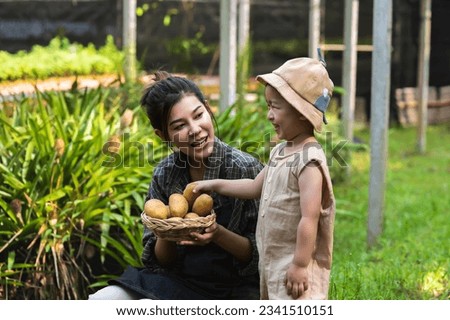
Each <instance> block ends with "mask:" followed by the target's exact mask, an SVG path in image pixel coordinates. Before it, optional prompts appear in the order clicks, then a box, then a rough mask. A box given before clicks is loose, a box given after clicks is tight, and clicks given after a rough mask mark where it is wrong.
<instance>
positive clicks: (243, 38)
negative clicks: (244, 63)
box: [238, 0, 250, 53]
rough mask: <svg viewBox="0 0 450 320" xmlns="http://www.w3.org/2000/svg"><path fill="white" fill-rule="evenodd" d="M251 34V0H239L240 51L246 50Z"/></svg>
mask: <svg viewBox="0 0 450 320" xmlns="http://www.w3.org/2000/svg"><path fill="white" fill-rule="evenodd" d="M249 34H250V0H239V28H238V45H239V53H242V52H243V50H245V47H246V45H247V43H248V40H249Z"/></svg>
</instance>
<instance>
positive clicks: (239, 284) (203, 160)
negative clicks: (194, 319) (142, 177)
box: [90, 72, 262, 300]
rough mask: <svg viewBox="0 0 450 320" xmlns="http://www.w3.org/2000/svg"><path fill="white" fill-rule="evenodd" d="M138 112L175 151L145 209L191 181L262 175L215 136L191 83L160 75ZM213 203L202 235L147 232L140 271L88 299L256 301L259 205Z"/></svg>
mask: <svg viewBox="0 0 450 320" xmlns="http://www.w3.org/2000/svg"><path fill="white" fill-rule="evenodd" d="M141 104H142V106H143V107H144V109H145V111H146V113H147V116H148V118H149V120H150V123H151V125H152V127H153V129H154V130H155V133H156V134H157V135H158V136H159V137H160V138H161V139H162V140H163V141H166V142H167V143H168V144H169V145H171V146H172V147H173V149H174V153H173V154H171V155H169V156H168V157H167V158H165V159H164V160H163V161H161V163H160V164H159V165H158V166H157V167H156V168H155V169H154V173H153V179H152V181H151V184H150V188H149V192H148V195H147V197H146V201H147V200H150V199H159V200H161V201H162V202H163V203H165V204H168V201H169V197H170V195H172V194H174V193H183V190H185V187H186V185H187V184H189V183H191V182H193V181H197V180H209V179H217V178H221V179H239V178H249V179H253V178H255V177H256V175H257V174H258V173H259V171H260V170H261V169H262V165H261V163H260V162H259V161H258V160H257V159H255V158H253V157H252V156H250V155H248V154H246V153H244V152H242V151H239V150H237V149H235V148H232V147H230V146H229V145H227V144H225V143H223V142H222V141H221V140H219V139H218V138H217V137H216V136H215V130H214V117H213V114H212V112H211V109H210V107H209V104H208V102H207V101H206V100H205V98H204V96H203V94H202V92H201V91H200V89H199V88H198V87H197V85H196V84H195V83H193V82H192V81H190V80H188V79H186V78H182V77H175V76H171V75H170V74H168V73H167V72H157V73H156V74H155V77H154V82H153V83H152V85H151V86H150V87H148V88H147V89H146V91H145V92H144V94H143V97H142V99H141ZM211 197H212V199H213V204H214V207H213V210H214V212H215V213H216V215H217V219H216V222H215V223H214V224H212V225H211V226H210V227H208V228H206V229H205V232H204V233H202V234H200V233H194V234H191V235H192V237H193V240H192V241H181V242H176V241H170V240H165V239H162V238H158V237H157V236H156V235H155V234H154V233H153V232H152V231H151V230H149V229H144V236H143V244H144V251H143V254H142V261H143V262H144V265H145V268H132V267H129V268H128V269H127V270H125V272H124V274H123V275H122V276H121V277H120V278H118V279H117V280H114V281H111V282H110V284H111V285H110V286H108V287H106V288H103V289H101V290H100V291H98V292H96V293H95V294H93V295H91V296H90V299H142V298H147V299H170V300H181V299H190V300H192V299H247V300H248V299H259V279H258V267H257V266H258V252H257V249H256V242H255V229H256V219H257V213H258V207H259V202H258V201H257V200H240V199H235V198H230V197H226V196H222V195H218V194H214V193H213V194H211Z"/></svg>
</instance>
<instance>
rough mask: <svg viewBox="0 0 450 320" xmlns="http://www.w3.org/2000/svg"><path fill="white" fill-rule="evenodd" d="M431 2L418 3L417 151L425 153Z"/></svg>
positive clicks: (429, 0) (426, 0) (424, 0)
mask: <svg viewBox="0 0 450 320" xmlns="http://www.w3.org/2000/svg"><path fill="white" fill-rule="evenodd" d="M430 36H431V0H421V1H420V39H419V57H418V59H419V61H418V62H419V63H418V69H417V87H418V88H417V89H418V102H419V104H418V109H417V113H418V123H417V151H418V152H420V153H425V151H426V137H427V125H428V80H429V74H430Z"/></svg>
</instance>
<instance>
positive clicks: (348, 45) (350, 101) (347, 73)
mask: <svg viewBox="0 0 450 320" xmlns="http://www.w3.org/2000/svg"><path fill="white" fill-rule="evenodd" d="M358 11H359V0H345V14H344V47H345V50H344V68H343V78H342V83H343V87H344V91H345V92H344V95H343V97H342V122H343V126H344V137H346V138H347V140H348V141H353V123H354V119H355V116H354V115H355V96H356V68H357V50H356V49H357V45H358Z"/></svg>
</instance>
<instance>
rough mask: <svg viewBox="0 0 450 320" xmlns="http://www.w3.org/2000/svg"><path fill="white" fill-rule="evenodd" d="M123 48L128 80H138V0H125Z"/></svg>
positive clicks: (125, 71)
mask: <svg viewBox="0 0 450 320" xmlns="http://www.w3.org/2000/svg"><path fill="white" fill-rule="evenodd" d="M123 50H124V52H125V64H124V73H125V80H126V81H135V80H136V0H123Z"/></svg>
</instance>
